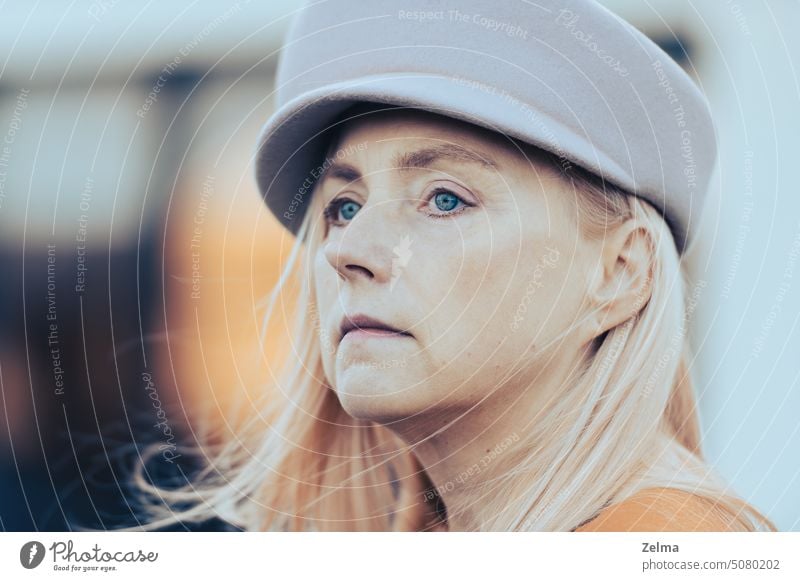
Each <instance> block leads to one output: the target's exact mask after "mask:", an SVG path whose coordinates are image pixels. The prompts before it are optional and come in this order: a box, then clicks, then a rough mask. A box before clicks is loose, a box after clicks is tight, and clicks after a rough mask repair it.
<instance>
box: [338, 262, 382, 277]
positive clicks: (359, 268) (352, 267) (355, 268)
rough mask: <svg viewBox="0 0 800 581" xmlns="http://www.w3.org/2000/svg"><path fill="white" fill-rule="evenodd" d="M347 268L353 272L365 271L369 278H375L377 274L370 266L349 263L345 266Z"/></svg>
mask: <svg viewBox="0 0 800 581" xmlns="http://www.w3.org/2000/svg"><path fill="white" fill-rule="evenodd" d="M345 268H346V269H348V270H351V271H353V272H363V273H364V274H366V275H367V276H368V277H369V278H375V275H374V274H372V271H370V270H369V269H368V268H364V267H363V266H359V265H358V264H348V265H347V266H345Z"/></svg>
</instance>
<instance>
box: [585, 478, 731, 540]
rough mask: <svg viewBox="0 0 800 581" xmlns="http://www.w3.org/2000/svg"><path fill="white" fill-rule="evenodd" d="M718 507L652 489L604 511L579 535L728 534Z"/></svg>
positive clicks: (671, 490) (670, 491)
mask: <svg viewBox="0 0 800 581" xmlns="http://www.w3.org/2000/svg"><path fill="white" fill-rule="evenodd" d="M725 514H726V513H725V512H724V511H723V510H722V509H720V508H719V507H718V506H717V505H716V503H714V502H712V501H710V500H709V499H707V498H705V497H702V496H700V495H697V494H691V493H688V492H684V491H682V490H677V489H675V488H648V489H646V490H642V491H640V492H638V493H636V494H634V495H633V496H631V497H630V498H628V499H626V500H624V501H622V502H620V503H618V504H613V505H611V506H609V507H607V508H605V509H604V510H602V511H600V514H598V515H597V517H595V518H593V519H592V520H590V521H589V522H588V523H586V524H584V525H582V526H580V527H578V528H577V529H575V531H576V532H656V531H673V532H700V531H703V532H728V531H732V530H733V528H732V527H731V524H730V521H729V520H728V518H726V516H725Z"/></svg>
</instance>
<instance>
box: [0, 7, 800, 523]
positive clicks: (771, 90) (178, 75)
mask: <svg viewBox="0 0 800 581" xmlns="http://www.w3.org/2000/svg"><path fill="white" fill-rule="evenodd" d="M354 1H355V0H354ZM604 4H606V5H607V6H608V7H609V8H611V9H612V10H614V11H615V12H617V13H618V14H620V15H621V16H622V17H623V18H625V19H627V20H629V21H630V22H632V23H633V24H634V25H635V26H637V27H639V28H640V29H641V30H642V31H644V32H645V33H646V34H648V35H649V36H650V37H651V38H653V39H654V40H655V41H656V42H657V43H659V44H660V45H661V46H662V47H663V48H664V49H665V50H666V51H667V52H669V53H670V54H671V55H672V56H673V57H674V58H675V59H676V60H678V61H679V62H680V63H681V64H682V65H683V66H684V68H685V69H686V70H687V71H688V72H689V73H690V74H691V75H692V76H693V77H694V78H695V80H696V81H697V82H698V84H699V85H700V86H701V88H702V90H703V91H704V92H705V94H706V95H707V97H708V99H709V101H710V102H711V106H712V110H713V112H714V116H715V121H716V125H717V131H718V134H719V143H720V156H719V157H720V164H719V166H718V170H717V172H716V174H715V178H714V180H713V184H712V191H711V195H710V196H709V198H710V199H709V201H708V205H707V206H706V208H705V211H704V213H703V215H702V222H703V228H702V232H701V236H700V239H699V240H698V242H697V244H696V245H695V246H694V248H693V250H692V252H691V253H690V254H689V255H688V256H687V262H688V264H687V266H688V269H689V272H690V274H691V279H692V283H693V284H692V287H691V288H690V296H691V297H693V307H692V312H691V318H690V325H691V334H692V341H693V344H694V346H695V351H696V353H697V357H696V360H695V362H694V367H693V373H694V378H695V381H696V385H697V391H698V395H699V398H700V405H701V417H702V421H703V428H704V434H705V436H704V444H705V451H706V454H707V457H708V459H709V460H710V461H711V463H712V464H714V465H716V466H717V468H718V469H719V471H720V472H721V473H722V474H723V476H725V477H726V478H727V479H728V481H729V482H730V483H731V485H732V487H733V489H734V490H735V492H737V493H738V494H740V495H741V496H743V497H744V498H746V499H747V500H749V501H750V502H752V503H753V504H755V505H756V506H757V507H758V508H759V509H760V510H762V511H763V512H765V513H766V514H767V515H768V516H769V517H770V518H772V519H773V521H774V522H775V523H776V525H777V526H778V528H779V529H780V530H795V531H798V530H800V420H799V419H798V418H800V364H799V362H800V329H799V328H798V319H799V318H800V265H798V258H799V257H800V195H798V194H799V192H798V185H797V179H796V177H795V176H794V174H793V173H792V172H793V171H794V169H796V166H795V163H797V160H798V159H799V158H800V114H798V111H800V78H799V77H800V75H799V74H798V71H797V70H796V66H795V65H796V64H798V63H800V58H798V57H800V40H798V37H797V35H796V34H793V33H794V28H795V27H796V26H797V25H798V24H800V4H798V3H797V2H795V1H791V0H778V1H776V2H770V3H769V4H768V3H767V2H766V1H763V0H762V1H761V2H757V1H752V2H751V1H748V0H740V1H739V2H734V1H729V0H720V1H718V2H713V3H712V2H704V3H692V2H687V1H683V0H650V1H649V2H643V3H638V2H637V3H631V2H623V1H621V0H607V1H606V2H604ZM299 6H300V3H299V2H297V1H294V0H291V1H290V0H270V1H256V0H251V1H249V2H248V1H240V2H228V3H223V2H211V1H208V0H202V1H201V0H197V1H194V2H189V1H184V0H180V1H177V0H176V1H173V2H161V3H155V2H133V1H131V0H96V1H93V2H86V1H72V2H67V1H62V2H57V1H55V0H40V1H37V2H22V1H14V2H2V3H0V242H1V244H0V268H1V270H0V272H2V276H3V280H4V281H5V282H4V283H3V284H2V285H0V395H2V398H0V410H2V411H1V412H0V530H7V531H12V530H14V531H24V530H31V531H32V530H51V531H53V530H69V529H70V528H72V527H73V526H74V523H76V522H78V523H81V524H82V525H84V526H93V527H98V528H105V527H110V526H115V525H118V524H120V523H128V524H130V523H135V516H134V513H133V507H131V506H129V505H128V502H127V500H126V495H125V493H126V488H127V484H126V482H125V477H126V475H127V474H128V471H129V469H130V466H131V463H132V462H133V461H135V459H136V455H137V453H138V451H139V450H141V449H142V448H143V447H144V446H145V445H147V444H152V443H157V444H159V448H160V449H161V455H160V458H159V459H158V462H157V464H158V467H157V469H161V470H163V472H164V477H165V478H171V477H173V476H174V477H176V478H178V479H179V478H180V476H181V475H182V474H184V473H186V472H188V471H190V470H191V469H192V466H191V461H190V460H189V459H187V458H185V457H181V456H180V455H179V453H178V452H177V451H176V445H177V444H179V443H181V442H193V441H195V439H197V438H198V437H206V436H208V437H224V436H225V434H230V433H235V431H236V426H237V425H238V422H241V421H242V418H244V417H246V416H247V415H248V412H251V411H252V408H253V405H255V404H254V403H253V402H255V401H257V400H259V399H260V398H263V397H265V395H266V394H265V393H264V385H265V384H266V383H267V382H268V379H269V375H270V372H271V369H272V366H274V365H275V364H276V363H277V362H278V361H279V355H278V349H279V347H281V345H282V341H281V336H280V334H278V333H269V332H268V333H267V334H266V337H267V340H266V342H265V343H263V344H260V343H259V333H260V331H261V328H260V327H261V324H262V317H263V314H264V312H265V297H266V295H267V293H268V292H269V290H270V288H272V286H273V285H274V284H275V282H276V281H277V278H278V276H279V272H280V268H281V265H282V263H283V260H284V259H285V258H286V256H287V254H288V250H289V243H290V240H289V239H288V238H287V237H286V236H284V234H283V232H282V231H281V229H280V228H279V227H278V224H277V222H276V221H275V220H274V219H273V218H272V216H271V215H270V214H269V213H268V212H267V211H266V210H265V209H264V208H262V203H261V201H260V199H259V197H258V193H257V190H256V187H255V183H254V180H253V177H252V175H253V169H252V155H253V153H254V146H255V140H256V136H257V134H258V130H259V128H260V127H261V125H262V124H263V122H264V121H265V120H266V119H267V117H268V116H269V115H270V113H271V111H272V93H273V75H274V72H275V65H276V62H277V53H278V51H279V49H280V46H281V40H282V38H283V35H284V33H285V31H286V29H287V25H288V23H289V20H290V18H291V14H292V13H293V12H294V11H296V10H297V9H298V8H299ZM290 307H291V305H284V307H283V309H286V310H290ZM276 323H277V324H281V322H280V321H277V322H276ZM190 410H191V411H190ZM208 425H211V426H217V430H216V431H215V432H214V433H212V434H209V433H208V432H207V427H206V426H208ZM159 467H160V468H159ZM208 526H209V527H211V528H213V526H214V525H213V524H210V525H208Z"/></svg>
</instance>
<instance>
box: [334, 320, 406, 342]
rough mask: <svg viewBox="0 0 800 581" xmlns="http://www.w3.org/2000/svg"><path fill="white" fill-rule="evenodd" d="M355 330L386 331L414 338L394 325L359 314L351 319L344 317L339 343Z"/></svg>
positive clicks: (340, 326) (340, 327)
mask: <svg viewBox="0 0 800 581" xmlns="http://www.w3.org/2000/svg"><path fill="white" fill-rule="evenodd" d="M354 329H364V330H376V331H386V332H388V333H390V334H397V335H404V336H407V337H413V335H412V334H411V333H409V332H408V331H403V330H402V329H398V328H397V327H393V326H392V325H389V324H388V323H384V322H383V321H380V320H378V319H375V318H373V317H368V316H367V315H362V314H357V315H353V316H350V317H348V316H347V315H345V316H344V318H343V319H342V322H341V324H340V325H339V341H341V340H342V339H343V338H344V336H345V335H347V333H349V332H350V331H352V330H354Z"/></svg>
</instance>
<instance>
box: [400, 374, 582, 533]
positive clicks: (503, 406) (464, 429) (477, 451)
mask: <svg viewBox="0 0 800 581" xmlns="http://www.w3.org/2000/svg"><path fill="white" fill-rule="evenodd" d="M575 369H576V366H575V361H568V362H563V363H560V364H558V365H551V366H548V367H547V369H542V368H539V369H538V371H537V372H536V373H535V377H531V374H530V373H529V374H528V375H522V374H517V375H514V376H513V377H509V378H507V379H506V380H505V381H503V382H502V383H501V385H499V386H497V387H495V389H494V390H493V392H492V393H489V394H487V395H486V397H485V398H483V399H482V400H481V401H479V402H477V403H475V404H473V405H472V406H471V407H468V408H457V409H452V408H451V409H448V410H445V411H442V410H441V409H438V410H436V412H435V413H432V414H428V415H426V417H425V418H424V419H420V417H419V416H416V417H415V418H414V420H413V425H412V424H410V423H409V422H396V423H393V424H392V426H391V427H392V430H394V431H395V432H396V433H397V434H398V435H399V436H400V437H401V438H402V439H403V440H404V441H405V442H406V443H407V444H408V445H409V446H410V447H412V449H413V450H414V453H415V454H416V456H417V458H418V459H419V461H420V463H421V465H422V467H423V468H424V469H425V472H426V473H427V474H428V476H429V477H430V479H431V481H432V482H433V487H434V488H433V490H432V491H431V492H429V493H427V494H424V497H423V498H421V499H420V501H421V502H427V503H431V506H430V507H429V508H430V510H433V509H434V506H435V503H436V502H437V501H443V502H444V504H445V506H446V507H447V525H448V530H450V531H468V530H481V529H482V523H483V522H485V520H486V519H485V517H484V515H483V514H482V506H483V505H484V504H485V502H484V499H485V498H486V492H488V493H489V494H491V489H492V486H491V484H488V483H489V482H490V479H491V478H492V477H497V476H498V474H497V473H496V472H497V471H496V467H497V465H498V464H500V462H499V461H500V459H501V458H505V457H508V456H509V455H511V454H513V453H514V452H515V451H519V448H520V445H523V444H522V443H523V442H525V444H524V445H525V447H526V448H528V446H529V445H530V442H526V438H525V436H526V435H527V434H528V433H529V432H530V429H531V426H532V425H533V424H534V422H537V421H541V417H542V416H541V415H540V411H541V410H542V409H543V408H544V407H545V406H546V404H547V403H548V401H549V400H550V398H552V397H557V394H558V392H559V391H560V390H561V389H563V386H564V385H565V382H566V381H569V379H568V378H569V373H570V370H572V371H574V370H575ZM519 477H520V478H525V474H524V472H521V475H520V476H519ZM481 485H486V486H485V487H484V486H481ZM475 490H478V491H484V493H482V494H475Z"/></svg>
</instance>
